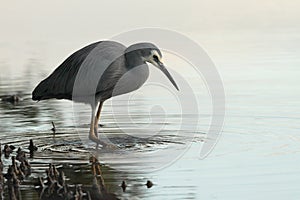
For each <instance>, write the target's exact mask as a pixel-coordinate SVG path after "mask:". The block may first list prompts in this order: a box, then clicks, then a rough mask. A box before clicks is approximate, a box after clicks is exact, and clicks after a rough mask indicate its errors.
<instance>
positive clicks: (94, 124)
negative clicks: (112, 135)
mask: <svg viewBox="0 0 300 200" xmlns="http://www.w3.org/2000/svg"><path fill="white" fill-rule="evenodd" d="M102 105H103V102H100V104H99V107H98V111H97V115H96V116H95V107H94V106H92V116H91V126H90V133H89V139H90V140H92V141H93V142H95V143H97V148H98V145H99V144H101V145H102V146H103V147H106V148H111V149H115V146H114V145H111V144H108V143H106V142H104V141H101V140H99V138H98V132H97V131H98V121H99V119H100V113H101V109H102Z"/></svg>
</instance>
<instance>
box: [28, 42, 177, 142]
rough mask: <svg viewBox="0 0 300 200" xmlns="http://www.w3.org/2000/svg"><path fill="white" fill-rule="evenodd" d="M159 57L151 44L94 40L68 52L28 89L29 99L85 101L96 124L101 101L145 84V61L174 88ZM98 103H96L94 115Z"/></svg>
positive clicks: (146, 66) (159, 54)
mask: <svg viewBox="0 0 300 200" xmlns="http://www.w3.org/2000/svg"><path fill="white" fill-rule="evenodd" d="M161 57H162V54H161V52H160V50H159V49H158V48H157V47H156V46H155V45H154V44H151V43H137V44H133V45H131V46H129V47H128V48H126V47H125V46H124V45H122V44H120V43H118V42H114V41H100V42H96V43H93V44H90V45H88V46H86V47H83V48H82V49H79V50H78V51H76V52H75V53H73V54H72V55H70V56H69V57H68V58H67V59H66V60H65V61H64V62H63V63H62V64H61V65H60V66H59V67H58V68H57V69H55V71H54V72H53V73H52V74H51V75H50V76H49V77H47V78H46V79H45V80H43V81H42V82H41V83H40V84H38V86H37V87H36V88H35V89H34V91H33V92H32V99H33V100H38V101H40V100H45V99H51V98H56V99H69V100H73V101H78V102H84V103H88V104H90V105H91V106H92V123H96V122H97V123H98V120H99V115H100V111H101V107H102V104H103V102H104V101H105V100H107V99H109V98H111V97H112V96H116V95H121V94H125V93H128V92H131V91H134V90H136V89H138V88H139V87H141V86H142V85H143V84H144V83H145V81H146V80H147V78H148V76H149V69H148V65H147V62H149V63H151V64H153V65H154V66H156V67H157V68H159V69H160V70H161V71H162V72H163V73H164V74H165V75H166V76H167V77H168V78H169V80H170V81H171V82H172V84H173V85H174V86H175V87H176V89H178V87H177V85H176V83H175V81H174V80H173V78H172V77H171V75H170V74H169V72H168V71H167V70H166V68H165V67H164V65H163V64H162V62H161V61H160V59H161ZM98 102H100V106H99V109H98V112H97V116H96V117H95V107H96V106H97V105H98ZM93 117H94V118H95V119H94V120H93ZM92 123H91V130H90V139H92V140H93V141H95V140H97V139H96V138H95V137H94V136H95V135H96V136H97V133H91V132H93V131H97V130H96V129H97V128H95V127H92ZM91 136H93V138H91ZM95 142H97V143H100V142H99V141H98V140H97V141H95Z"/></svg>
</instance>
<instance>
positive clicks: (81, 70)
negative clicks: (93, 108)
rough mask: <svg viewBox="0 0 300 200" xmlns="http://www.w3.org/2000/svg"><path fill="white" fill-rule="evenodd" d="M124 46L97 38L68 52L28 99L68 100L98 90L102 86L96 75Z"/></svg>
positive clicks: (98, 76) (103, 70) (102, 71)
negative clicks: (74, 50)
mask: <svg viewBox="0 0 300 200" xmlns="http://www.w3.org/2000/svg"><path fill="white" fill-rule="evenodd" d="M125 49H126V47H125V46H124V45H122V44H120V43H117V42H113V41H100V42H96V43H93V44H90V45H88V46H85V47H83V48H82V49H80V50H78V51H76V52H75V53H73V54H72V55H70V56H69V57H68V58H67V59H66V60H65V61H64V62H63V63H62V64H61V65H60V66H59V67H58V68H56V69H55V70H54V72H53V73H52V74H50V75H49V76H48V77H47V78H46V79H45V80H43V81H42V82H41V83H40V84H39V85H38V86H37V87H36V88H35V89H34V91H33V93H32V99H33V100H44V99H50V98H57V99H70V100H71V99H73V98H74V96H86V95H93V94H95V93H97V92H100V91H101V90H103V89H105V87H103V86H102V87H99V86H98V82H99V80H100V78H101V77H102V75H103V73H104V72H105V71H106V69H107V68H108V67H109V65H110V64H111V63H113V62H114V61H115V60H116V59H119V58H120V57H122V55H123V54H124V51H125ZM121 60H122V59H121ZM106 84H109V82H107V83H106ZM106 87H107V86H106Z"/></svg>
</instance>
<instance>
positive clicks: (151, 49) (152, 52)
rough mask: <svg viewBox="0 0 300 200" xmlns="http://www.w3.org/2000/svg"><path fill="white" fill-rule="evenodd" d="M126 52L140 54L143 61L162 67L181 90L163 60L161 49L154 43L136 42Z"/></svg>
mask: <svg viewBox="0 0 300 200" xmlns="http://www.w3.org/2000/svg"><path fill="white" fill-rule="evenodd" d="M126 52H127V53H128V54H130V52H131V53H133V54H135V56H139V57H140V58H142V61H143V62H144V63H150V64H152V65H153V66H155V67H157V68H158V69H160V70H161V71H162V72H163V73H164V74H165V75H166V76H167V77H168V79H169V80H170V81H171V83H172V84H173V86H174V87H175V88H176V89H177V90H179V88H178V86H177V84H176V82H175V81H174V79H173V77H172V76H171V74H170V73H169V71H168V70H167V68H166V67H165V65H164V64H163V62H162V53H161V51H160V50H159V49H158V47H156V46H155V45H154V44H152V43H137V44H134V45H131V46H130V47H128V48H127V49H126Z"/></svg>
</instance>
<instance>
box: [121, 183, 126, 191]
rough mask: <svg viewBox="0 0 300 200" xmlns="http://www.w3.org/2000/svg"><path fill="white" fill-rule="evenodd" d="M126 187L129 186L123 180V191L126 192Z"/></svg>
mask: <svg viewBox="0 0 300 200" xmlns="http://www.w3.org/2000/svg"><path fill="white" fill-rule="evenodd" d="M126 187H127V185H126V183H125V181H122V184H121V188H122V189H123V192H125V190H126Z"/></svg>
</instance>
